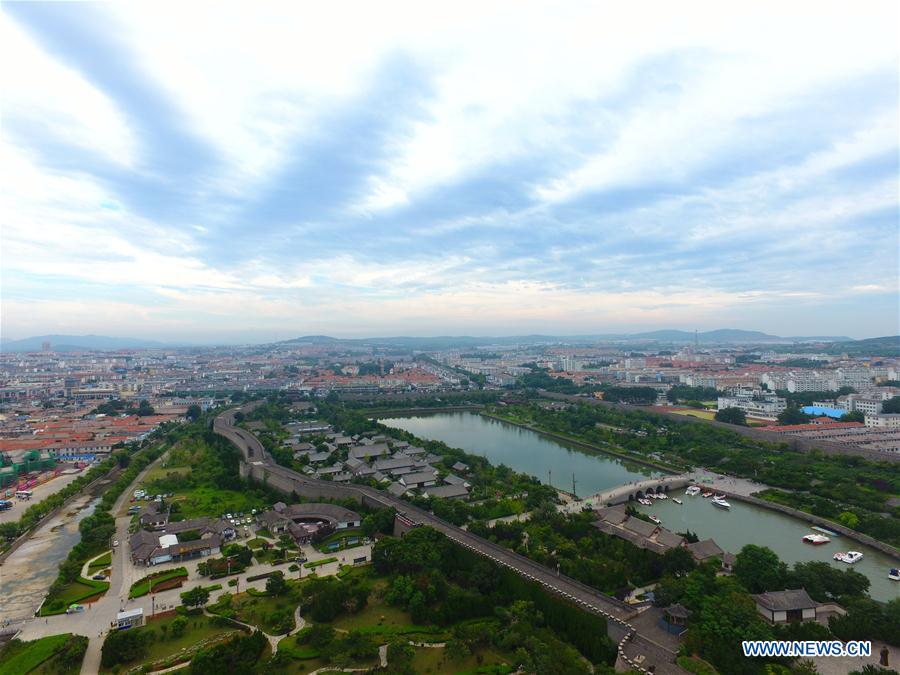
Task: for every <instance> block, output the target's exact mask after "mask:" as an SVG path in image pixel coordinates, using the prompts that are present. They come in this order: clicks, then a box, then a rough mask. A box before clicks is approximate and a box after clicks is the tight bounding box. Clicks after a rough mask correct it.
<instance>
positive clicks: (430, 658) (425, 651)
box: [412, 647, 513, 675]
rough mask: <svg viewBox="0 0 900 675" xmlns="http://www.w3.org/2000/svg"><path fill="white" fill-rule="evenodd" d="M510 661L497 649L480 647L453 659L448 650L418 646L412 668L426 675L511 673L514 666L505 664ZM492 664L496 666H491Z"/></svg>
mask: <svg viewBox="0 0 900 675" xmlns="http://www.w3.org/2000/svg"><path fill="white" fill-rule="evenodd" d="M508 662H509V661H508V660H507V659H505V658H504V657H503V655H502V654H500V653H499V652H497V651H494V650H492V649H480V650H478V651H476V652H475V653H474V654H470V655H469V656H467V657H466V658H464V659H459V660H451V659H450V658H449V657H448V656H447V654H446V650H445V649H443V648H441V647H438V648H429V647H417V648H416V655H415V657H414V658H413V661H412V669H413V671H414V672H416V673H423V674H424V675H455V674H456V673H478V672H485V673H511V672H512V670H513V669H512V667H510V666H505V667H496V666H503V665H504V664H506V663H508ZM491 666H495V667H493V668H491Z"/></svg>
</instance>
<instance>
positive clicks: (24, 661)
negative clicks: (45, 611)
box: [0, 633, 71, 675]
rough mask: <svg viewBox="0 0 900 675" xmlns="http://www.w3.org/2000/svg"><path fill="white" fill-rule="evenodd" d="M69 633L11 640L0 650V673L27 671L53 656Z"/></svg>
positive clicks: (11, 673) (16, 674)
mask: <svg viewBox="0 0 900 675" xmlns="http://www.w3.org/2000/svg"><path fill="white" fill-rule="evenodd" d="M70 636H71V633H63V634H62V635H50V636H48V637H45V638H41V639H40V640H33V641H31V642H19V641H15V642H11V643H10V644H9V645H7V646H6V647H5V648H4V649H3V650H2V651H0V675H22V674H23V673H28V672H30V671H32V670H34V669H35V668H37V667H38V666H39V665H41V664H42V663H43V662H44V661H46V660H47V659H49V658H50V657H52V656H53V654H54V653H55V652H56V650H57V649H59V648H60V647H62V646H63V645H64V644H65V643H66V640H68V639H69V637H70Z"/></svg>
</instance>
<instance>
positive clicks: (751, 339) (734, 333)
mask: <svg viewBox="0 0 900 675" xmlns="http://www.w3.org/2000/svg"><path fill="white" fill-rule="evenodd" d="M893 337H894V336H881V337H874V338H864V339H862V340H855V339H853V338H850V337H847V336H787V337H782V336H778V335H772V334H769V333H764V332H762V331H751V330H743V329H731V328H720V329H716V330H711V331H703V332H700V333H696V334H695V333H694V332H692V331H685V330H677V329H661V330H656V331H648V332H640V333H604V334H584V335H543V334H530V335H507V336H467V335H440V336H428V337H416V336H386V337H366V338H338V337H333V336H330V335H305V336H300V337H296V338H291V339H288V340H281V341H274V342H265V341H260V342H231V343H230V344H260V345H265V344H279V345H285V344H300V343H315V344H324V343H333V344H340V343H347V344H373V345H381V346H388V345H389V346H401V347H407V348H431V349H451V348H458V347H475V346H479V345H485V344H515V343H541V342H558V341H568V342H572V341H575V342H610V341H623V340H636V341H646V342H659V343H674V344H690V343H693V342H694V341H695V339H696V340H697V341H698V342H699V343H702V344H785V343H792V342H831V343H835V344H837V343H860V342H864V341H865V340H870V341H876V340H877V341H886V340H891V339H892V338H893ZM44 342H49V343H50V350H51V351H54V352H67V351H79V350H90V351H116V350H120V349H175V348H185V347H191V346H194V347H196V346H210V347H211V346H217V345H223V344H228V343H216V342H205V343H186V342H184V341H172V342H164V341H160V340H148V339H144V338H134V337H112V336H107V335H93V334H89V335H63V334H53V335H35V336H31V337H27V338H22V339H18V340H2V341H0V351H4V352H28V351H40V350H41V347H42V343H44Z"/></svg>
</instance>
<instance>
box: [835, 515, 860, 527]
mask: <svg viewBox="0 0 900 675" xmlns="http://www.w3.org/2000/svg"><path fill="white" fill-rule="evenodd" d="M838 520H839V521H840V522H841V525H846V526H847V527H849V528H850V529H851V530H852V529H854V528H856V526H857V525H859V516H857V515H856V514H855V513H853V511H842V512H841V514H840V515H839V516H838Z"/></svg>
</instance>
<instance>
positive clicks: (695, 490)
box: [684, 485, 700, 497]
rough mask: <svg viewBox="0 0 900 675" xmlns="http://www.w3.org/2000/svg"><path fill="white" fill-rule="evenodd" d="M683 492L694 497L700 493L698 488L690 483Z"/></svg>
mask: <svg viewBox="0 0 900 675" xmlns="http://www.w3.org/2000/svg"><path fill="white" fill-rule="evenodd" d="M684 494H685V495H687V496H688V497H696V496H697V495H698V494H700V488H699V487H697V486H696V485H691V486H690V487H689V488H688V489H687V490H685V491H684Z"/></svg>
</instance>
